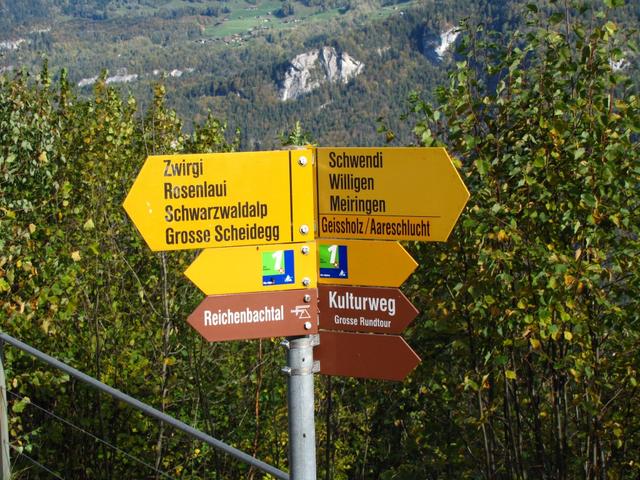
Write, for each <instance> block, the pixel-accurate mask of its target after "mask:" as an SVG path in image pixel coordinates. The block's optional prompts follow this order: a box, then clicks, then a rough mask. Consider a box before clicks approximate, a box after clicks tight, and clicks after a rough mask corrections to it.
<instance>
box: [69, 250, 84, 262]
mask: <svg viewBox="0 0 640 480" xmlns="http://www.w3.org/2000/svg"><path fill="white" fill-rule="evenodd" d="M71 258H72V259H73V261H74V262H79V261H80V258H82V257H80V252H79V251H78V250H75V251H73V252H71Z"/></svg>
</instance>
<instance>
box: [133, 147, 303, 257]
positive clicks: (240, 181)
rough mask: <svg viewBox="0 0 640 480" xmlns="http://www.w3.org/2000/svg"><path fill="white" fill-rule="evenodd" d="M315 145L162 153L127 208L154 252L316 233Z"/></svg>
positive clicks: (150, 161)
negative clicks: (314, 210)
mask: <svg viewBox="0 0 640 480" xmlns="http://www.w3.org/2000/svg"><path fill="white" fill-rule="evenodd" d="M312 160H313V159H312V152H311V150H291V151H289V150H287V151H273V152H242V153H210V154H195V155H157V156H150V157H148V158H147V159H146V161H145V163H144V165H143V167H142V169H141V170H140V173H139V174H138V177H137V178H136V180H135V182H134V184H133V186H132V188H131V190H130V191H129V194H128V195H127V198H126V199H125V201H124V208H125V210H126V211H127V213H128V214H129V216H130V217H131V220H132V221H133V223H134V224H135V225H136V227H137V228H138V230H139V231H140V233H141V234H142V236H143V238H144V239H145V241H146V242H147V244H148V245H149V247H150V248H151V249H152V250H156V251H157V250H183V249H196V248H208V247H225V246H239V245H266V244H276V243H283V242H304V241H310V240H311V239H312V238H313V220H314V214H313V198H312V195H311V194H310V192H311V191H312V188H313V165H312V163H313V162H312Z"/></svg>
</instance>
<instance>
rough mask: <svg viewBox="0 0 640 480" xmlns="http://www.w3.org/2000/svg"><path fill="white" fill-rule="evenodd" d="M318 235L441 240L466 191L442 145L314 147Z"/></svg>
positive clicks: (464, 199)
mask: <svg viewBox="0 0 640 480" xmlns="http://www.w3.org/2000/svg"><path fill="white" fill-rule="evenodd" d="M316 161H317V180H316V187H317V190H316V191H317V196H318V199H317V220H318V229H319V232H318V237H319V238H352V239H380V240H421V241H445V240H446V239H447V238H448V237H449V234H450V233H451V230H452V229H453V226H454V225H455V223H456V221H457V220H458V217H459V216H460V213H461V212H462V209H463V208H464V206H465V204H466V203H467V200H468V198H469V191H468V190H467V187H466V186H465V185H464V183H463V182H462V179H461V178H460V175H459V174H458V171H457V169H456V167H455V166H454V164H453V162H452V161H451V159H450V158H449V155H448V154H447V152H446V150H445V149H444V148H341V147H330V148H318V149H317V160H316Z"/></svg>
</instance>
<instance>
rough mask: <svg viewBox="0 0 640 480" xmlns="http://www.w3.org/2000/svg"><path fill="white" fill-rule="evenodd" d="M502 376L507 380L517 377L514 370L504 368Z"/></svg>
mask: <svg viewBox="0 0 640 480" xmlns="http://www.w3.org/2000/svg"><path fill="white" fill-rule="evenodd" d="M504 376H505V377H507V378H508V379H509V380H515V379H516V378H517V375H516V372H514V371H513V370H505V372H504Z"/></svg>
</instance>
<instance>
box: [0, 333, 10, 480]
mask: <svg viewBox="0 0 640 480" xmlns="http://www.w3.org/2000/svg"><path fill="white" fill-rule="evenodd" d="M7 410H8V406H7V384H6V381H5V376H4V342H3V341H2V340H0V468H1V469H2V478H3V480H9V479H10V478H11V458H10V457H9V415H8V413H7Z"/></svg>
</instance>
